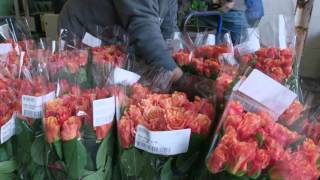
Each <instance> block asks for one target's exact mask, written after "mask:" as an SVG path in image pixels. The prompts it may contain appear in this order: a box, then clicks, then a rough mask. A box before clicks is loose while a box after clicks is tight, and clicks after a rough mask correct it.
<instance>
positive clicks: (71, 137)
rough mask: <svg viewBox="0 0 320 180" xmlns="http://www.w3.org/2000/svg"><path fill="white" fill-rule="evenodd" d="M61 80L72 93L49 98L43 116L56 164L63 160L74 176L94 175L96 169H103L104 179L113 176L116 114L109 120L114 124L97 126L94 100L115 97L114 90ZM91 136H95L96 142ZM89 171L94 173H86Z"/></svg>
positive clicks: (69, 172) (69, 173)
mask: <svg viewBox="0 0 320 180" xmlns="http://www.w3.org/2000/svg"><path fill="white" fill-rule="evenodd" d="M60 83H61V92H70V93H69V94H65V95H62V96H61V97H60V98H56V99H54V100H51V101H49V102H48V103H47V104H46V105H45V117H44V119H43V124H44V130H45V133H46V140H47V143H49V144H52V145H53V147H54V149H55V152H56V154H57V155H58V157H59V158H58V159H56V161H54V162H52V163H53V164H55V166H56V164H59V161H62V162H63V163H62V164H61V163H60V164H59V167H65V168H64V170H65V171H66V174H67V175H68V177H70V178H80V177H86V176H90V175H91V176H93V175H92V174H94V175H96V174H95V172H96V171H99V172H100V171H101V174H99V177H101V178H102V177H106V176H107V174H109V175H110V172H111V171H112V168H111V163H112V149H113V140H112V133H111V132H112V124H113V117H112V119H110V120H109V121H107V122H110V123H107V124H103V125H100V126H97V127H94V123H93V101H95V100H101V99H106V98H109V97H111V92H112V91H113V90H111V89H110V88H105V87H104V88H95V89H85V90H81V89H80V87H79V86H75V85H69V84H68V83H67V81H66V80H62V81H61V82H60ZM112 110H113V109H108V107H106V109H105V111H112ZM91 138H94V139H93V142H91ZM60 144H62V145H60ZM92 146H94V147H92ZM70 149H73V152H70ZM73 153H76V155H75V154H73ZM92 156H93V157H92ZM85 170H88V171H92V173H91V174H85V173H84V172H85Z"/></svg>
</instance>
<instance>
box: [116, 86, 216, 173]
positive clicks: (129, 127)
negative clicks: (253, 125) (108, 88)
mask: <svg viewBox="0 0 320 180" xmlns="http://www.w3.org/2000/svg"><path fill="white" fill-rule="evenodd" d="M214 116H215V111H214V108H213V105H212V104H211V103H210V101H209V100H207V99H202V98H199V97H196V98H195V100H194V101H189V100H188V99H187V96H186V94H184V93H180V92H174V93H173V94H158V93H153V92H151V90H149V89H148V88H146V87H143V86H142V85H141V84H134V85H133V87H132V89H131V95H130V96H129V104H128V106H127V107H126V110H125V112H124V114H123V115H122V116H121V118H120V120H119V121H118V137H119V143H120V150H119V164H120V170H121V176H122V177H123V178H139V179H152V178H165V179H171V178H174V177H177V178H179V177H180V178H185V177H187V176H188V174H189V173H190V170H191V168H192V167H194V166H195V165H196V163H197V162H198V160H199V159H198V158H200V155H199V153H200V152H201V148H199V147H200V146H204V144H205V142H206V139H207V138H208V136H209V134H210V131H211V126H212V124H213V120H214ZM178 172H179V173H178Z"/></svg>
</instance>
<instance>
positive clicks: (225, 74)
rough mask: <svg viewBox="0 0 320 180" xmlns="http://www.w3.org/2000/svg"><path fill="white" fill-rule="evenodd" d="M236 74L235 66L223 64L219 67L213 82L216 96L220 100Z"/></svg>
mask: <svg viewBox="0 0 320 180" xmlns="http://www.w3.org/2000/svg"><path fill="white" fill-rule="evenodd" d="M237 74H238V68H237V67H235V66H231V65H224V66H223V67H222V68H221V70H220V72H219V75H218V77H217V80H216V84H215V88H216V89H215V92H216V96H217V98H218V99H219V100H220V101H221V100H223V98H224V97H225V95H226V92H227V91H228V89H229V88H230V86H231V85H232V82H234V81H235V80H236V77H237Z"/></svg>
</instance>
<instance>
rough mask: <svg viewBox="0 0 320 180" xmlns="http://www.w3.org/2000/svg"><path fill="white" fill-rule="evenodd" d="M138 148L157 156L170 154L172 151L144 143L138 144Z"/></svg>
mask: <svg viewBox="0 0 320 180" xmlns="http://www.w3.org/2000/svg"><path fill="white" fill-rule="evenodd" d="M136 147H137V148H141V149H142V150H145V151H147V152H151V153H155V154H164V155H165V154H170V152H171V150H170V149H169V148H166V147H155V146H152V145H150V144H146V143H143V142H139V141H137V142H136Z"/></svg>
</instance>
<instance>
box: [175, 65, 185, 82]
mask: <svg viewBox="0 0 320 180" xmlns="http://www.w3.org/2000/svg"><path fill="white" fill-rule="evenodd" d="M172 73H173V76H172V81H173V82H176V81H178V80H179V79H181V77H182V76H183V72H182V70H181V69H180V68H179V67H177V68H175V69H174V70H173V72H172Z"/></svg>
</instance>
